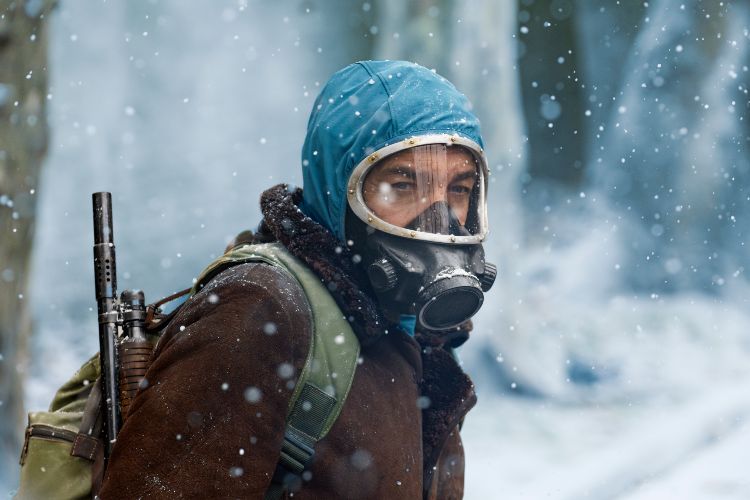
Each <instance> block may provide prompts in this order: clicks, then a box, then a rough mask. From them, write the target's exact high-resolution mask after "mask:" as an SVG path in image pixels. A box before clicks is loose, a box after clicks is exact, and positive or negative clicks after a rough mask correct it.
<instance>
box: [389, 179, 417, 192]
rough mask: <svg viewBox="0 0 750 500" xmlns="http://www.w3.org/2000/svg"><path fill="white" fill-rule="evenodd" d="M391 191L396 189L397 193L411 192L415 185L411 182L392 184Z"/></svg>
mask: <svg viewBox="0 0 750 500" xmlns="http://www.w3.org/2000/svg"><path fill="white" fill-rule="evenodd" d="M391 189H395V190H396V191H411V190H412V189H414V183H413V182H409V181H398V182H392V183H391Z"/></svg>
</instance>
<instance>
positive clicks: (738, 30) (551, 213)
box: [0, 0, 750, 500]
mask: <svg viewBox="0 0 750 500" xmlns="http://www.w3.org/2000/svg"><path fill="white" fill-rule="evenodd" d="M749 27H750V5H748V3H747V2H740V1H734V2H726V1H725V2H719V1H710V2H700V1H697V0H693V1H688V0H686V1H684V2H681V1H679V0H653V1H649V2H641V3H638V2H631V1H619V2H616V1H614V0H611V1H610V0H590V1H582V0H581V1H572V0H519V1H518V2H513V1H509V0H506V1H492V0H475V1H469V0H435V1H426V0H425V1H422V0H420V1H415V2H403V1H399V0H383V1H373V2H364V3H363V2H358V1H357V2H352V1H344V0H335V1H333V0H328V1H322V0H318V1H299V0H295V1H284V2H262V1H259V0H258V1H244V0H240V1H221V2H216V1H201V2H179V1H177V0H173V1H155V0H154V1H146V0H142V1H138V2H113V1H97V2H75V1H65V0H62V1H61V2H60V3H59V5H58V8H57V9H56V11H55V12H54V14H53V16H52V18H51V38H50V69H49V71H50V85H51V88H50V94H51V99H50V101H49V121H50V127H51V130H52V140H51V144H50V151H49V156H48V159H47V162H46V165H45V170H44V172H43V177H42V181H41V185H40V189H39V195H40V198H39V200H38V201H39V209H38V217H39V218H38V224H37V236H36V238H37V239H36V243H35V254H34V260H33V271H34V273H33V279H32V293H31V300H32V301H33V312H34V322H35V335H34V337H33V338H32V343H31V346H30V347H31V352H32V353H33V356H32V359H31V362H30V365H29V367H28V369H27V378H26V401H27V407H28V408H29V409H41V408H44V407H46V405H47V403H48V401H49V399H50V398H51V396H52V394H53V392H54V390H55V388H56V387H57V386H59V385H60V383H61V382H62V381H63V380H65V379H66V378H67V377H68V376H69V375H70V374H71V373H72V372H73V371H75V369H76V368H77V366H78V365H80V364H81V363H82V361H83V360H84V359H86V358H87V357H88V356H90V355H91V354H92V353H93V352H95V351H96V350H97V334H96V331H97V330H96V323H95V318H94V313H93V310H92V308H93V307H95V304H94V299H93V286H92V284H93V276H92V261H91V245H92V234H91V198H90V195H91V193H92V192H94V191H101V190H107V191H111V192H112V193H113V204H114V218H115V220H114V224H115V242H116V244H117V249H118V268H119V269H118V272H119V287H120V289H125V288H143V289H144V290H145V291H146V294H147V299H149V300H151V301H153V300H156V299H158V298H160V297H162V296H165V295H168V294H170V293H172V292H173V291H175V290H179V289H182V288H185V287H186V286H189V285H190V284H191V280H192V278H193V277H194V276H196V274H197V273H199V272H200V270H201V269H202V268H203V266H204V265H205V264H206V263H207V262H209V261H210V260H212V259H213V258H214V257H215V256H216V255H217V254H218V253H220V252H221V251H222V250H223V248H224V245H225V243H226V242H227V241H228V240H229V239H230V238H231V237H232V236H234V235H235V234H236V233H238V232H239V231H241V230H243V229H246V228H254V227H255V225H256V224H257V221H258V219H259V208H258V197H259V194H260V193H261V191H262V190H264V189H265V188H267V187H269V186H271V185H273V184H275V183H278V182H290V183H293V184H300V183H301V176H300V174H299V171H300V165H299V162H300V161H299V150H300V147H301V144H302V141H303V138H304V133H305V126H306V121H307V115H308V113H309V110H310V106H311V104H312V102H313V100H314V98H315V96H316V94H317V92H318V88H319V86H320V85H321V84H323V83H324V82H325V81H326V80H327V78H328V77H329V76H330V74H331V73H333V72H334V71H335V70H337V69H339V68H340V67H343V66H344V65H346V64H348V63H350V62H353V61H356V60H358V59H364V58H391V59H395V58H404V59H410V60H415V61H417V62H420V63H422V64H424V65H427V66H428V67H434V68H436V69H437V70H438V72H440V73H441V74H443V75H445V76H447V77H448V78H450V79H451V80H452V81H454V83H456V85H457V86H458V87H459V88H460V89H462V90H463V91H464V92H465V93H466V94H467V95H468V96H469V98H470V99H471V100H472V101H473V102H474V104H475V108H476V112H477V114H478V115H479V117H480V119H481V120H482V122H483V126H484V132H485V138H486V142H487V143H488V147H487V149H488V152H489V156H490V164H491V167H492V170H493V177H492V185H491V191H490V205H491V215H492V219H491V227H492V235H491V238H490V240H489V241H488V243H487V250H488V253H489V257H490V259H491V260H492V261H494V262H498V263H499V264H500V268H501V277H500V278H499V279H498V284H497V285H496V286H495V288H494V289H493V291H492V292H491V293H490V294H489V295H488V296H487V300H486V303H485V307H484V309H483V311H482V312H481V313H480V315H479V316H478V318H477V320H476V321H475V331H474V333H473V337H472V339H471V341H470V342H469V343H467V344H466V345H465V347H463V348H462V351H461V356H462V357H463V360H464V366H465V369H466V370H467V371H469V372H470V373H471V374H472V376H473V378H474V380H475V382H476V384H477V388H478V392H479V398H480V399H479V400H480V402H479V404H478V406H477V408H476V409H475V410H473V411H472V412H471V413H470V414H469V417H468V418H467V420H466V424H465V427H464V432H463V435H464V440H465V447H466V454H467V476H466V498H469V499H485V498H503V499H506V498H507V499H515V498H526V499H541V498H547V499H579V498H593V499H627V500H636V499H637V500H645V499H667V498H680V499H741V498H745V499H746V498H750V476H748V474H747V465H746V464H747V463H748V460H749V459H750V424H748V422H750V420H749V417H750V301H749V300H748V299H749V298H750V295H749V293H748V292H749V290H750V289H749V287H748V279H747V274H746V268H747V266H748V264H750V251H749V250H750V249H749V248H748V247H747V245H746V241H747V238H748V231H749V230H750V183H749V181H750V155H749V154H748V153H749V151H748V147H749V144H750V143H749V141H750V126H749V124H748V109H749V107H750V105H749V102H750V101H749V99H748V83H749V80H750V77H749V72H748V64H750V43H749V42H750V34H749V32H748V29H749ZM14 462H15V457H12V460H11V463H14ZM15 474H16V472H15V471H14V470H12V468H11V470H10V473H8V472H6V474H5V478H4V479H3V482H4V483H5V484H3V483H2V482H0V487H2V491H8V490H11V489H12V488H13V486H14V481H15Z"/></svg>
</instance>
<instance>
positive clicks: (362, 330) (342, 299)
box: [260, 184, 395, 347]
mask: <svg viewBox="0 0 750 500" xmlns="http://www.w3.org/2000/svg"><path fill="white" fill-rule="evenodd" d="M301 200H302V190H301V189H296V190H294V191H289V189H288V188H287V186H286V185H285V184H279V185H278V186H274V187H272V188H271V189H269V190H267V191H265V192H264V193H263V195H262V196H261V198H260V208H261V211H262V212H263V222H262V224H261V226H262V227H261V229H260V232H261V233H263V232H266V233H267V232H270V233H271V234H272V235H273V236H274V238H275V239H277V240H278V241H279V242H280V243H281V244H283V245H284V246H285V247H286V248H287V250H289V252H290V253H291V254H292V255H294V256H295V257H297V258H298V259H300V260H301V261H302V262H304V263H305V264H307V266H308V267H309V268H310V269H312V271H313V272H314V273H315V274H317V275H318V277H320V279H321V280H322V281H323V283H325V285H326V286H327V287H328V290H330V292H331V295H332V296H333V298H334V300H335V301H336V304H338V306H339V307H340V308H341V310H342V311H343V312H344V314H346V315H347V319H348V320H349V323H351V326H352V329H353V330H354V333H355V334H356V335H357V338H358V339H359V342H360V344H361V345H362V346H363V347H366V346H368V345H370V344H372V343H373V342H375V341H376V340H377V339H378V338H380V336H381V335H383V333H385V332H386V331H388V329H389V328H391V329H392V328H394V326H395V325H392V324H391V323H390V322H388V321H387V320H386V319H385V317H383V315H382V314H381V312H380V310H379V309H378V307H377V304H376V303H375V301H374V300H373V299H372V298H371V297H370V296H369V295H367V294H366V293H365V292H364V290H362V288H361V287H360V286H359V285H358V283H357V282H356V281H355V279H354V275H355V271H354V263H353V262H352V257H353V255H352V252H351V251H350V250H349V248H348V247H347V246H346V245H343V244H341V242H339V241H338V240H337V239H336V237H335V236H334V235H333V234H332V233H331V232H330V231H328V230H327V229H326V228H324V227H323V226H321V225H320V224H318V223H317V222H315V221H314V220H312V219H311V218H310V217H308V216H307V215H305V214H303V213H302V211H301V210H300V209H299V208H298V206H297V205H298V204H299V202H300V201H301Z"/></svg>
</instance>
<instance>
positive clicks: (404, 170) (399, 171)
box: [381, 165, 417, 180]
mask: <svg viewBox="0 0 750 500" xmlns="http://www.w3.org/2000/svg"><path fill="white" fill-rule="evenodd" d="M381 174H384V175H390V174H396V175H403V176H405V177H408V178H409V179H412V180H414V179H416V178H417V173H416V171H415V170H414V167H410V166H406V165H388V166H387V167H383V171H382V172H381Z"/></svg>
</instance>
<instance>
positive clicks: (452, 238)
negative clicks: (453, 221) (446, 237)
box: [451, 234, 456, 243]
mask: <svg viewBox="0 0 750 500" xmlns="http://www.w3.org/2000/svg"><path fill="white" fill-rule="evenodd" d="M451 241H452V242H454V243H455V242H456V237H455V236H453V235H452V234H451Z"/></svg>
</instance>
